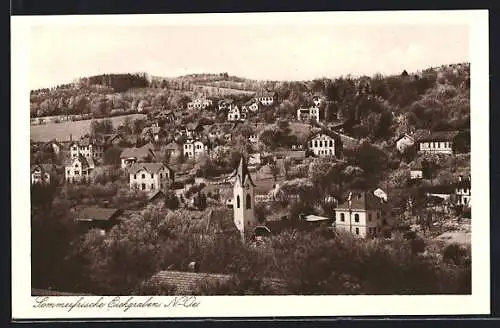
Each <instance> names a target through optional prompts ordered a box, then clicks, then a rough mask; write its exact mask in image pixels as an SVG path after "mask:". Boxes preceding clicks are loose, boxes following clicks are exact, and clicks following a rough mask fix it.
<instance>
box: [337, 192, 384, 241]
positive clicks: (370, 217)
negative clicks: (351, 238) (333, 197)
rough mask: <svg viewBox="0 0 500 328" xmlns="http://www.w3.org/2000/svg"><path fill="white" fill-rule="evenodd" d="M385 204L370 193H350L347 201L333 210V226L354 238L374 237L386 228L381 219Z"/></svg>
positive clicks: (382, 218)
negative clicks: (352, 235) (354, 236)
mask: <svg viewBox="0 0 500 328" xmlns="http://www.w3.org/2000/svg"><path fill="white" fill-rule="evenodd" d="M384 206H385V203H384V202H383V200H382V199H380V198H378V197H377V196H375V195H374V194H372V193H368V192H351V193H349V196H348V197H347V200H346V201H344V202H343V203H341V204H339V205H338V206H337V208H335V220H334V226H335V228H336V229H338V230H343V231H348V232H350V233H352V234H354V235H356V236H359V237H362V238H366V237H376V236H380V235H381V234H382V233H383V228H384V227H385V226H388V223H387V218H384V217H383V215H382V214H383V213H384Z"/></svg>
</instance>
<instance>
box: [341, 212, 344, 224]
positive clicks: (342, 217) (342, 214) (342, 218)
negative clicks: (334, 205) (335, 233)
mask: <svg viewBox="0 0 500 328" xmlns="http://www.w3.org/2000/svg"><path fill="white" fill-rule="evenodd" d="M344 221H345V214H344V213H340V222H344Z"/></svg>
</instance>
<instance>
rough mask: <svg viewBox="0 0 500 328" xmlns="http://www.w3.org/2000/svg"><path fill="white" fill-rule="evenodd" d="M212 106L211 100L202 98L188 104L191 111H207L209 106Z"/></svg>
mask: <svg viewBox="0 0 500 328" xmlns="http://www.w3.org/2000/svg"><path fill="white" fill-rule="evenodd" d="M211 105H212V101H211V100H210V99H201V98H198V99H195V100H194V101H191V102H188V104H187V108H188V109H189V110H192V109H205V108H207V107H209V106H211Z"/></svg>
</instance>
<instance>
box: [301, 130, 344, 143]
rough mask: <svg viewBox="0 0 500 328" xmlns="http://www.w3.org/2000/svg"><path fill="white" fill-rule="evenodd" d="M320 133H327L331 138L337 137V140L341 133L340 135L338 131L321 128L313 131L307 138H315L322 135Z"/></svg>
mask: <svg viewBox="0 0 500 328" xmlns="http://www.w3.org/2000/svg"><path fill="white" fill-rule="evenodd" d="M320 134H324V135H326V136H329V137H330V138H332V139H335V140H336V141H337V140H339V139H340V135H339V134H338V133H336V132H333V131H330V130H328V129H321V130H319V131H316V132H314V133H311V134H310V135H309V138H307V139H308V140H310V139H313V138H315V137H317V136H318V135H320Z"/></svg>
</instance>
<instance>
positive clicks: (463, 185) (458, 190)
mask: <svg viewBox="0 0 500 328" xmlns="http://www.w3.org/2000/svg"><path fill="white" fill-rule="evenodd" d="M455 195H456V196H457V205H463V206H465V207H470V200H471V180H470V177H469V178H467V179H464V178H462V177H460V178H459V181H458V183H457V184H456V186H455Z"/></svg>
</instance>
